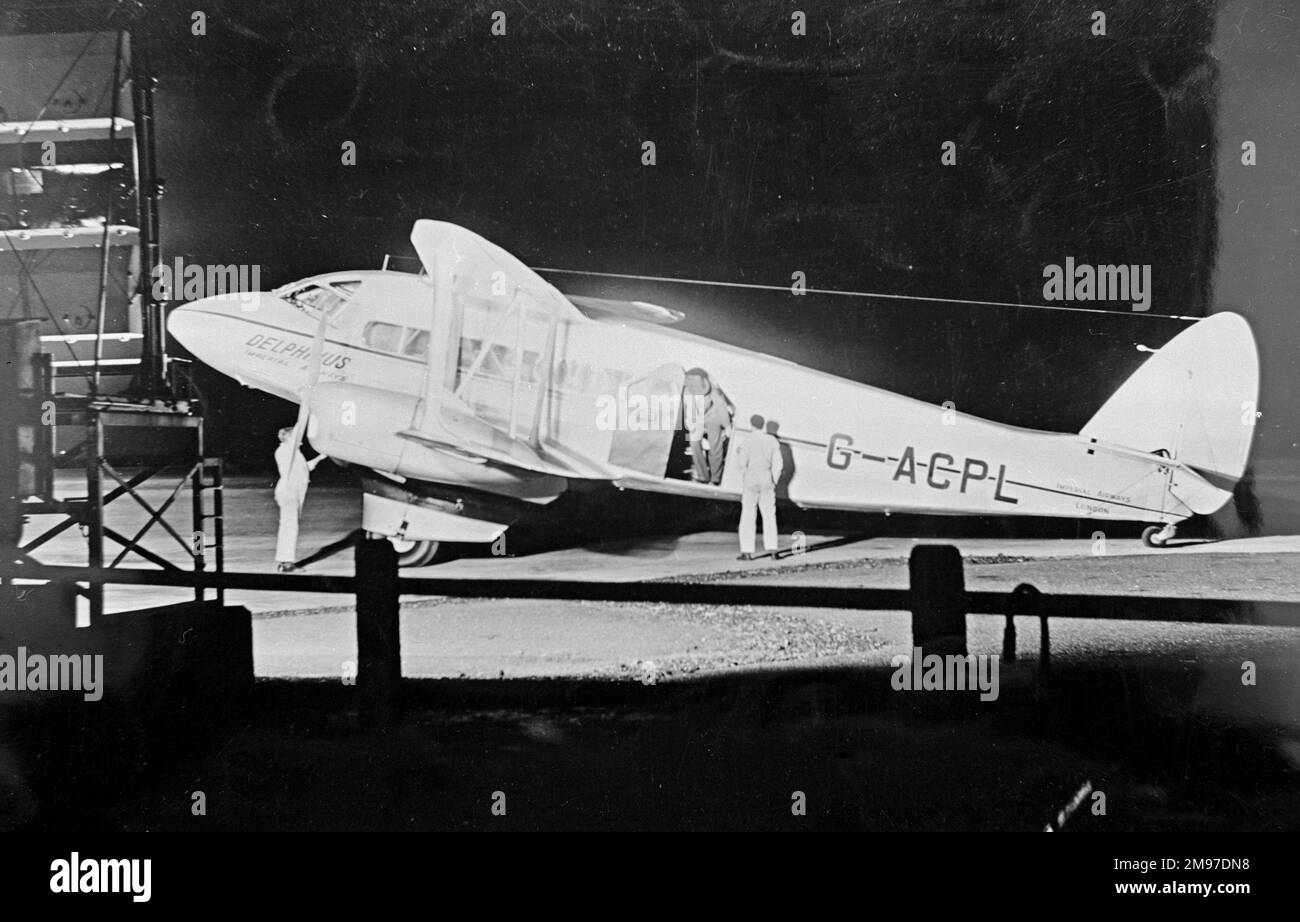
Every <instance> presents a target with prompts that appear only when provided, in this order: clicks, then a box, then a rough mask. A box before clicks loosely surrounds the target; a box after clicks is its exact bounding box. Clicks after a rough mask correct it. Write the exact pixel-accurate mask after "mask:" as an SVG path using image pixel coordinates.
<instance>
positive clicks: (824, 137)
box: [8, 0, 1300, 525]
mask: <svg viewBox="0 0 1300 922" xmlns="http://www.w3.org/2000/svg"><path fill="white" fill-rule="evenodd" d="M112 6H113V7H115V8H116V10H117V11H116V12H115V13H114V19H113V20H112V21H113V22H115V23H119V24H122V25H124V26H127V27H129V28H131V29H132V30H133V40H134V47H135V50H136V53H137V54H141V53H143V54H146V55H147V56H148V57H149V60H150V63H151V66H152V67H153V69H154V70H155V71H156V72H157V74H158V75H159V78H160V80H161V86H160V90H159V94H158V116H159V152H158V158H159V168H160V173H161V175H162V176H164V177H165V178H166V180H167V195H166V198H165V199H164V201H163V253H164V257H165V258H166V259H168V260H170V259H172V258H174V257H176V256H181V257H183V258H184V259H186V260H187V261H189V262H197V263H231V262H242V263H256V264H260V265H261V266H262V267H263V273H262V279H263V283H264V286H265V287H272V286H274V285H278V284H282V283H284V282H287V281H290V280H293V279H296V278H299V277H302V276H306V275H309V274H312V273H315V272H321V271H328V270H335V269H342V268H355V267H377V266H378V265H379V263H380V260H381V259H382V257H383V255H384V254H385V253H392V254H395V255H406V256H410V255H412V251H411V248H410V246H409V243H408V242H407V239H406V238H407V234H408V233H409V230H410V226H411V224H412V222H413V221H414V220H415V219H417V218H420V217H436V218H440V219H443V220H449V221H453V222H455V223H459V224H462V225H464V226H466V227H469V228H471V229H473V230H475V231H476V232H478V233H480V234H482V235H483V236H485V237H487V238H488V239H490V240H493V241H494V242H496V243H499V244H500V245H502V246H503V247H505V248H506V249H508V250H510V251H512V252H514V253H516V254H517V255H519V256H520V257H521V258H522V259H523V260H524V261H525V262H527V263H528V264H530V265H534V266H551V267H556V266H558V267H568V268H574V269H586V270H595V271H607V272H624V273H643V274H651V275H664V276H675V277H682V278H693V279H715V280H726V281H732V282H754V283H763V284H772V285H789V283H790V278H791V273H792V272H795V271H802V272H804V273H806V275H807V279H808V284H809V286H810V287H813V288H828V289H829V288H834V289H848V290H853V291H870V292H886V293H894V294H913V295H921V296H930V297H939V298H961V299H972V300H995V301H1014V302H1030V303H1041V302H1042V297H1041V294H1042V284H1043V278H1042V269H1043V266H1044V265H1046V264H1050V263H1057V264H1060V263H1063V262H1064V260H1065V258H1066V257H1067V256H1072V257H1074V259H1075V260H1076V261H1077V262H1081V263H1084V262H1086V263H1093V264H1097V263H1137V264H1142V263H1149V264H1151V265H1152V267H1153V269H1152V275H1153V284H1154V295H1153V298H1152V306H1151V310H1150V312H1149V313H1148V314H1137V313H1134V312H1133V311H1132V310H1131V309H1130V306H1129V305H1128V304H1127V303H1119V304H1109V305H1107V304H1099V305H1091V304H1090V305H1086V306H1089V307H1099V308H1103V309H1109V310H1111V311H1112V313H1109V314H1097V313H1066V312H1061V311H1043V310H1032V309H1027V308H1011V307H977V306H969V305H962V304H956V303H930V302H919V301H888V300H879V299H872V298H865V297H864V298H845V297H837V296H832V295H819V294H809V295H806V296H804V297H794V296H792V295H791V294H789V293H788V292H783V291H772V292H760V291H752V290H737V289H725V288H711V287H702V286H685V285H666V284H654V283H646V282H631V281H622V282H611V281H609V280H598V279H590V278H586V279H584V278H582V277H579V276H569V275H563V276H551V278H552V280H553V281H554V282H555V283H556V284H557V285H558V286H559V287H560V288H561V289H562V290H567V291H570V292H573V293H598V294H612V295H621V296H627V297H639V298H645V299H648V300H653V301H658V302H659V303H663V304H666V305H668V306H671V307H675V308H679V309H681V310H683V311H685V312H686V314H687V320H686V321H685V322H684V324H683V326H684V327H685V328H686V329H689V330H692V331H694V332H699V333H702V334H704V335H707V336H712V337H716V338H719V339H723V340H727V341H730V342H734V343H736V344H739V345H742V346H746V347H749V348H754V349H759V350H762V351H765V352H769V353H772V354H776V355H780V356H784V357H787V358H790V359H792V360H795V361H798V362H801V363H804V364H808V365H812V366H815V367H818V368H821V369H824V370H827V371H830V372H833V373H835V374H839V375H843V376H845V377H848V378H851V379H854V380H858V381H863V382H866V383H870V384H876V385H880V386H884V387H888V388H890V389H893V390H896V391H900V392H903V393H906V394H910V395H913V396H916V397H919V398H922V399H925V400H930V401H934V402H936V403H937V402H941V401H944V400H952V401H954V402H955V403H956V405H957V406H958V408H960V409H962V410H964V411H968V412H971V413H975V414H977V415H980V416H985V417H988V418H991V419H996V420H1001V421H1005V422H1009V423H1013V424H1017V425H1023V426H1032V427H1040V428H1045V429H1052V430H1064V431H1073V430H1077V428H1078V427H1080V426H1082V425H1083V423H1084V422H1085V421H1086V420H1087V419H1088V418H1089V417H1090V416H1091V415H1092V413H1093V412H1094V411H1095V410H1096V409H1097V407H1098V406H1100V404H1101V403H1102V402H1103V401H1104V400H1105V398H1106V397H1107V396H1108V395H1109V394H1110V393H1111V392H1112V391H1113V390H1114V389H1115V388H1116V387H1117V386H1118V385H1119V383H1120V382H1121V381H1122V380H1123V379H1124V377H1125V376H1126V375H1127V374H1128V373H1130V372H1131V371H1132V370H1133V369H1134V368H1135V367H1136V366H1137V365H1138V364H1140V362H1141V361H1142V359H1143V358H1144V356H1143V354H1142V353H1140V352H1138V351H1137V350H1136V349H1135V348H1134V345H1135V344H1137V343H1143V344H1146V345H1149V346H1153V347H1154V346H1159V345H1160V344H1161V343H1163V342H1164V341H1165V340H1167V339H1168V338H1169V337H1171V336H1172V335H1174V334H1175V333H1176V332H1178V331H1179V330H1180V329H1182V328H1183V327H1184V326H1185V322H1184V321H1179V320H1173V319H1169V318H1168V317H1164V316H1159V315H1171V314H1177V315H1192V316H1201V315H1204V314H1206V313H1208V312H1210V311H1211V310H1214V309H1240V310H1244V311H1245V312H1246V313H1247V315H1248V316H1249V317H1250V319H1251V320H1252V323H1253V324H1254V325H1255V327H1256V332H1257V335H1258V336H1259V337H1260V339H1261V344H1262V352H1263V353H1264V361H1265V394H1264V397H1263V399H1262V400H1261V405H1262V406H1263V408H1264V409H1265V417H1264V418H1263V419H1262V420H1261V422H1260V430H1259V432H1260V436H1259V445H1258V446H1257V450H1256V460H1257V463H1258V462H1259V461H1260V458H1261V457H1262V458H1264V459H1265V461H1266V462H1267V463H1268V464H1274V465H1275V467H1273V468H1269V470H1268V471H1267V472H1266V474H1265V476H1262V477H1260V478H1257V482H1258V483H1259V484H1261V487H1260V489H1261V490H1262V491H1263V492H1265V493H1267V492H1268V490H1270V489H1272V490H1276V491H1278V497H1279V498H1278V499H1277V500H1276V501H1268V502H1265V503H1264V511H1265V524H1266V525H1268V524H1269V516H1268V513H1269V509H1270V504H1273V505H1276V507H1277V508H1278V509H1279V510H1282V511H1283V512H1285V509H1284V508H1283V507H1284V505H1285V503H1286V502H1292V501H1293V500H1291V499H1287V498H1285V497H1289V496H1290V495H1291V493H1293V492H1294V491H1293V490H1291V489H1290V488H1289V484H1291V483H1293V482H1294V480H1293V478H1292V475H1293V474H1294V473H1295V457H1296V456H1295V446H1294V436H1293V435H1292V433H1293V432H1294V429H1295V425H1296V423H1297V421H1298V415H1300V414H1298V411H1297V409H1296V407H1295V406H1294V401H1291V400H1289V399H1285V397H1284V395H1285V394H1287V393H1289V390H1290V388H1289V383H1290V381H1291V380H1292V379H1293V377H1294V374H1295V366H1294V364H1293V363H1292V362H1291V358H1290V351H1291V346H1290V344H1292V343H1294V342H1295V341H1296V332H1297V331H1296V328H1295V324H1296V321H1295V309H1294V308H1295V305H1294V295H1293V294H1292V292H1293V291H1294V288H1290V287H1287V286H1286V284H1285V283H1284V284H1283V287H1282V292H1281V293H1282V294H1283V296H1284V298H1283V299H1282V300H1283V301H1284V302H1285V303H1279V299H1278V298H1277V297H1276V295H1277V294H1278V291H1277V289H1276V285H1277V282H1278V280H1279V279H1283V280H1285V279H1290V278H1293V277H1294V276H1295V272H1296V269H1295V265H1294V256H1293V254H1294V250H1295V247H1296V245H1297V242H1300V241H1297V238H1296V236H1295V230H1294V228H1295V227H1296V224H1297V208H1296V198H1295V193H1294V191H1292V190H1293V187H1294V176H1295V175H1297V172H1300V160H1298V159H1297V152H1296V151H1297V145H1296V144H1294V143H1291V144H1287V143H1285V142H1287V141H1294V140H1296V123H1297V122H1300V116H1298V115H1297V111H1298V110H1297V108H1296V104H1295V102H1294V101H1290V102H1289V101H1288V100H1294V99H1295V98H1296V96H1297V95H1300V89H1298V88H1297V86H1296V79H1295V76H1296V75H1295V70H1296V69H1300V65H1297V64H1296V56H1295V54H1294V51H1295V50H1296V49H1297V48H1300V42H1298V41H1297V29H1296V22H1297V18H1300V16H1297V15H1296V11H1295V10H1294V5H1293V4H1291V3H1287V2H1275V3H1265V4H1254V5H1252V6H1247V5H1246V4H1245V3H1243V2H1237V0H1230V2H1224V3H1214V2H1210V0H1127V2H1118V3H1111V4H1108V5H1107V6H1106V7H1105V12H1106V15H1107V23H1106V33H1107V34H1106V35H1105V36H1104V37H1102V36H1095V35H1093V34H1092V32H1091V26H1092V18H1091V14H1092V12H1093V10H1094V9H1096V8H1097V4H1095V3H1093V2H1086V3H1085V2H1050V3H1042V2H1036V0H1007V2H990V0H984V2H968V0H956V2H944V3H929V2H921V0H905V2H869V3H804V2H768V0H748V2H733V3H727V2H722V3H719V2H708V0H686V2H642V3H596V2H564V0H555V2H552V0H535V2H530V3H528V4H523V3H519V2H514V0H491V2H487V3H468V4H465V3H440V2H428V3H421V2H394V0H377V2H366V3H343V2H339V3H321V2H306V0H270V2H260V3H252V2H225V3H216V2H214V3H206V4H203V10H204V12H205V13H206V16H207V23H206V25H207V34H206V35H203V36H195V35H193V34H192V32H191V14H192V12H193V11H194V7H195V4H193V3H192V2H186V3H180V2H170V0H162V2H142V3H134V4H120V5H118V4H114V5H112ZM94 7H95V5H94V4H86V5H82V7H81V8H80V9H79V10H70V9H69V8H67V7H66V5H59V4H52V3H44V4H42V3H37V2H29V3H27V4H26V5H25V6H24V7H22V8H21V9H19V10H18V11H16V12H13V13H11V14H10V16H9V20H8V28H10V29H12V30H18V31H22V30H26V31H42V30H44V29H52V28H57V29H60V30H63V29H70V28H92V27H95V26H97V25H99V24H101V22H100V20H102V15H103V10H104V9H105V7H101V8H99V9H95V8H94ZM794 9H801V10H803V11H804V12H805V13H806V14H807V35H806V36H794V35H792V34H791V29H790V24H791V12H792V10H794ZM494 10H502V11H504V13H505V15H506V26H507V34H506V35H505V36H503V37H493V36H492V34H491V24H492V13H493V11H494ZM77 16H81V17H83V19H84V21H77V19H76V17H77ZM95 17H99V19H96V18H95ZM1288 61H1289V62H1290V63H1289V67H1288V64H1287V62H1288ZM1288 79H1289V81H1290V83H1289V84H1288V83H1287V81H1288ZM1243 87H1244V88H1245V89H1244V90H1243ZM1292 90H1296V91H1297V92H1291V91H1292ZM1225 95H1226V96H1230V97H1231V98H1232V100H1233V102H1232V106H1231V109H1230V111H1228V112H1226V113H1225V111H1224V105H1223V103H1222V99H1223V98H1224V97H1225ZM1225 123H1230V126H1231V131H1229V132H1224V131H1223V125H1224V124H1225ZM1243 137H1245V138H1255V139H1256V140H1257V143H1259V144H1260V148H1261V155H1260V159H1261V164H1260V166H1259V167H1258V168H1254V169H1257V170H1259V172H1257V173H1254V174H1251V175H1250V179H1249V181H1248V182H1251V183H1254V186H1253V187H1252V188H1251V189H1247V191H1246V192H1243V193H1242V194H1241V195H1237V194H1236V191H1237V190H1236V189H1235V187H1234V184H1240V183H1241V182H1242V181H1243V180H1242V179H1241V178H1240V177H1241V176H1242V175H1244V173H1243V171H1245V170H1250V169H1252V168H1244V167H1241V165H1240V163H1239V151H1240V142H1241V138H1243ZM647 140H650V141H654V142H655V144H656V147H657V160H658V162H657V164H656V165H655V166H643V165H642V163H641V153H642V148H641V145H642V142H643V141H647ZM949 140H951V141H955V142H956V144H957V165H956V166H951V167H945V166H942V165H941V164H940V153H941V151H940V147H941V144H942V143H943V142H944V141H949ZM1272 140H1277V141H1278V142H1281V143H1272V144H1271V145H1270V141H1272ZM345 141H353V142H355V143H356V145H357V151H358V155H357V164H356V165H355V166H344V165H342V163H341V145H342V144H343V142H345ZM1287 177H1290V179H1287ZM1229 193H1231V196H1230V195H1229ZM1228 197H1231V198H1233V201H1232V202H1228V203H1227V204H1226V205H1225V199H1226V198H1228ZM1243 203H1244V204H1245V207H1246V209H1247V211H1246V214H1247V215H1248V216H1250V215H1252V213H1253V214H1254V216H1255V220H1252V221H1251V223H1243V222H1242V218H1241V209H1242V205H1243ZM1233 206H1235V208H1236V210H1235V211H1232V207H1233ZM1229 212H1231V215H1232V217H1231V219H1229V217H1228V214H1229ZM1270 222H1271V223H1270ZM1288 230H1289V231H1290V233H1287V231H1288ZM1229 234H1231V235H1232V238H1231V240H1229V239H1228V235H1229ZM1221 251H1230V252H1231V253H1232V255H1233V260H1234V261H1233V262H1232V263H1230V264H1227V265H1225V264H1224V261H1223V260H1222V259H1221V258H1220V252H1221ZM1225 278H1227V279H1228V280H1229V281H1228V283H1226V284H1225V282H1224V279H1225ZM1262 279H1271V281H1269V282H1264V281H1262ZM1269 285H1272V286H1274V287H1272V288H1269V287H1268V286H1269ZM1225 289H1226V290H1227V291H1226V294H1227V295H1228V297H1225ZM1270 376H1271V377H1270ZM200 386H201V387H202V388H203V390H204V393H205V395H206V397H207V398H208V400H209V401H210V403H211V404H212V407H213V410H214V413H213V420H214V429H215V432H214V436H215V437H216V439H217V440H218V444H221V445H222V446H223V450H224V452H225V453H226V455H227V458H228V459H229V460H230V461H231V462H233V463H234V464H235V465H236V466H237V467H238V466H245V467H253V468H261V467H265V466H267V465H268V464H269V457H270V455H269V451H268V450H267V447H268V446H269V445H272V444H273V438H272V433H273V431H274V429H276V428H277V427H279V426H280V425H283V424H285V423H286V422H287V421H289V420H290V419H291V418H292V408H291V407H290V406H289V405H287V404H285V403H283V402H280V401H278V400H275V399H273V398H269V397H266V396H264V395H260V394H257V393H254V392H249V391H243V390H241V389H240V388H238V387H237V386H236V385H235V384H234V383H233V382H231V381H229V380H227V379H224V378H221V377H220V376H217V375H215V374H211V373H210V374H206V375H203V374H201V375H200ZM1279 465H1280V466H1279ZM1276 471H1281V472H1282V473H1281V475H1280V476H1281V478H1282V479H1278V477H1279V475H1278V474H1277V473H1276ZM1265 480H1267V481H1268V483H1267V484H1265V483H1264V481H1265ZM1279 484H1283V485H1282V486H1279ZM1230 518H1231V517H1230Z"/></svg>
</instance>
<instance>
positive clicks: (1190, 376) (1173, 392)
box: [1080, 313, 1259, 490]
mask: <svg viewBox="0 0 1300 922" xmlns="http://www.w3.org/2000/svg"><path fill="white" fill-rule="evenodd" d="M1258 399H1259V356H1258V354H1257V352H1256V349H1255V337H1254V336H1253V335H1252V334H1251V332H1250V326H1249V325H1248V324H1247V323H1246V320H1245V318H1244V317H1242V316H1241V315H1239V314H1232V313H1221V314H1213V315H1211V316H1209V317H1207V318H1206V319H1204V320H1201V321H1199V322H1197V323H1196V324H1194V325H1193V326H1191V327H1188V328H1187V329H1186V330H1184V331H1183V332H1181V333H1179V334H1178V335H1177V336H1175V337H1174V338H1173V339H1171V340H1170V341H1169V342H1167V343H1166V344H1165V345H1164V347H1163V348H1161V349H1160V350H1159V351H1157V352H1156V353H1155V354H1154V355H1152V356H1151V358H1149V359H1147V360H1146V363H1145V364H1143V365H1142V366H1141V367H1139V368H1138V370H1137V371H1135V372H1134V373H1133V374H1132V375H1131V376H1130V377H1129V379H1128V380H1127V381H1125V382H1124V383H1123V384H1122V385H1121V386H1120V388H1119V390H1117V391H1116V392H1115V393H1114V394H1112V395H1111V397H1110V399H1109V400H1107V401H1106V402H1105V403H1104V404H1103V405H1102V407H1101V409H1100V410H1098V411H1097V414H1096V415H1095V416H1093V418H1092V419H1090V420H1088V424H1087V425H1086V426H1084V427H1083V429H1082V430H1081V432H1080V435H1083V436H1085V437H1087V438H1093V439H1098V440H1100V441H1104V442H1111V443H1113V444H1117V445H1123V446H1125V447H1127V448H1136V449H1138V450H1140V451H1152V452H1154V451H1161V450H1164V451H1167V452H1168V453H1169V455H1170V457H1171V458H1173V459H1175V460H1177V461H1180V462H1181V463H1183V464H1186V465H1187V466H1188V467H1191V468H1192V469H1193V470H1195V471H1196V472H1197V473H1198V474H1200V475H1201V476H1202V477H1204V478H1205V479H1206V480H1207V481H1209V482H1210V483H1211V484H1213V485H1214V486H1216V487H1219V488H1220V489H1224V490H1231V489H1232V487H1233V485H1234V484H1235V483H1236V482H1237V481H1238V480H1239V479H1241V475H1242V473H1243V472H1244V471H1245V469H1246V461H1247V460H1248V458H1249V456H1250V445H1251V439H1252V437H1253V435H1254V432H1255V413H1256V401H1257V400H1258Z"/></svg>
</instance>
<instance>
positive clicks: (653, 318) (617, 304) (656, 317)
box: [565, 295, 686, 324]
mask: <svg viewBox="0 0 1300 922" xmlns="http://www.w3.org/2000/svg"><path fill="white" fill-rule="evenodd" d="M565 297H567V298H568V299H569V300H570V301H571V302H573V305H574V306H575V307H577V308H578V310H580V311H582V313H583V314H585V315H586V316H588V317H590V318H591V319H592V320H604V319H612V318H620V319H623V320H640V321H643V322H645V323H659V324H670V323H677V322H678V321H679V320H682V319H683V318H685V316H686V315H685V314H683V313H682V312H681V311H675V310H673V309H672V308H670V307H662V306H660V305H658V304H651V303H650V302H649V301H615V300H613V299H611V298H589V297H587V296H586V295H566V296H565Z"/></svg>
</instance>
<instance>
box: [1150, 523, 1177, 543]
mask: <svg viewBox="0 0 1300 922" xmlns="http://www.w3.org/2000/svg"><path fill="white" fill-rule="evenodd" d="M1174 531H1175V527H1174V525H1173V524H1168V525H1149V526H1147V527H1146V528H1144V529H1143V530H1142V543H1143V544H1145V545H1146V546H1147V547H1156V548H1159V547H1168V546H1169V539H1170V538H1172V537H1173V536H1174Z"/></svg>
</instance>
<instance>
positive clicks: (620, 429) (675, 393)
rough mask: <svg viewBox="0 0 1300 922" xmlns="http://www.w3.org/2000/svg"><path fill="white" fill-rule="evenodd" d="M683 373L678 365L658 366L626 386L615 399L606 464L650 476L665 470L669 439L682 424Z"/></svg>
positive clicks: (666, 468)
mask: <svg viewBox="0 0 1300 922" xmlns="http://www.w3.org/2000/svg"><path fill="white" fill-rule="evenodd" d="M685 383H686V372H685V370H684V369H683V368H682V366H680V365H661V366H659V367H658V368H656V369H655V370H654V371H652V372H650V374H648V375H646V376H645V377H644V378H640V379H638V380H636V381H633V382H632V383H631V384H629V385H627V388H626V389H625V390H624V389H620V390H624V392H623V393H622V394H620V395H619V398H620V399H618V400H617V401H616V404H617V406H616V419H615V420H614V433H613V437H612V438H611V439H610V443H609V463H610V464H616V465H618V466H619V467H624V468H628V469H629V470H634V471H640V472H641V473H643V474H649V475H650V476H651V477H664V476H666V475H667V473H668V461H669V456H670V454H671V452H672V448H673V439H674V437H675V436H676V434H677V430H678V429H679V428H681V426H682V424H683V417H682V388H683V387H684V385H685Z"/></svg>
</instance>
